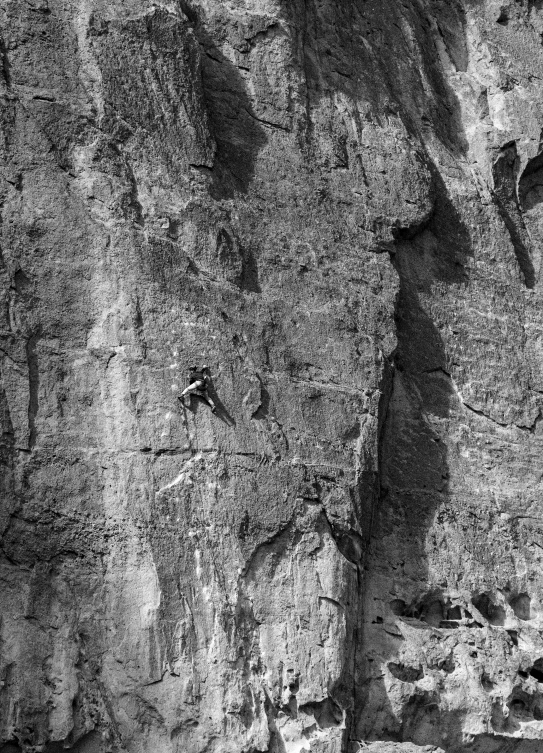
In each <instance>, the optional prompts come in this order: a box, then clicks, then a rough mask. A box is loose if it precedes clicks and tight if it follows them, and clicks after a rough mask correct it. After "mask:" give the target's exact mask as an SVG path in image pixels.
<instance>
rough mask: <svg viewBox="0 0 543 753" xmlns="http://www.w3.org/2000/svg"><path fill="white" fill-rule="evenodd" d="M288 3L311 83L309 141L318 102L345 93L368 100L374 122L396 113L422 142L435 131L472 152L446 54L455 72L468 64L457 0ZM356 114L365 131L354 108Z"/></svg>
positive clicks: (451, 146) (297, 51)
mask: <svg viewBox="0 0 543 753" xmlns="http://www.w3.org/2000/svg"><path fill="white" fill-rule="evenodd" d="M282 5H283V14H284V16H285V18H286V19H287V21H288V23H289V26H290V27H291V29H292V30H293V31H292V34H293V43H292V48H293V60H294V61H295V64H296V66H297V67H298V69H299V71H300V77H301V80H302V81H304V82H305V87H306V98H307V104H306V109H307V123H306V127H305V136H306V139H308V140H309V141H311V139H312V136H313V132H314V126H313V124H312V123H311V115H312V112H311V111H312V108H313V107H314V106H316V105H317V104H318V103H319V101H320V100H321V99H322V98H324V97H333V96H334V95H335V93H337V92H342V93H343V94H344V95H346V97H350V98H352V99H353V100H354V101H356V102H360V101H362V102H364V103H365V104H366V103H367V113H366V114H365V116H364V117H365V119H367V120H368V121H369V122H372V123H375V124H377V125H382V126H384V125H386V124H387V123H388V121H389V119H390V118H391V117H397V116H398V117H400V118H401V120H402V121H403V122H404V125H405V126H406V128H407V130H408V131H409V133H410V134H411V135H413V136H414V137H416V138H418V139H420V140H421V141H424V138H425V134H426V133H430V134H431V135H432V136H435V135H437V137H438V138H439V140H440V141H441V142H442V143H443V144H444V146H445V147H446V148H447V149H448V150H449V151H450V152H451V153H452V154H454V155H456V156H461V155H463V154H464V153H465V152H466V149H467V140H466V137H465V134H464V129H463V126H462V120H461V110H460V107H459V103H458V100H457V98H456V95H455V93H454V91H453V90H452V88H451V86H450V84H449V82H448V80H447V77H446V75H445V72H444V70H443V66H442V58H443V57H445V58H447V60H448V63H449V64H450V65H451V66H452V67H453V68H454V69H456V71H465V70H467V65H468V52H467V44H466V32H465V29H466V27H467V21H466V16H465V11H464V9H463V6H462V4H461V3H460V2H459V0H453V2H445V0H433V1H432V2H431V3H430V4H429V5H428V6H426V7H423V6H422V5H421V4H420V3H418V2H416V0H413V1H412V2H406V3H401V4H400V3H360V2H356V1H355V0H349V1H348V2H342V3H336V2H334V0H320V1H319V2H317V0H294V2H287V0H283V3H282ZM437 41H438V43H439V45H440V46H439V48H438V46H437V43H436V42H437ZM414 59H415V60H416V64H415V63H414ZM353 118H354V119H355V120H357V121H358V122H356V123H355V126H356V128H357V130H360V129H362V128H363V125H364V124H363V122H362V118H361V116H360V114H358V113H356V114H355V113H354V108H353ZM310 154H311V152H310Z"/></svg>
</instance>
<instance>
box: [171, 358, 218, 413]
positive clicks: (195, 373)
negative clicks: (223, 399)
mask: <svg viewBox="0 0 543 753" xmlns="http://www.w3.org/2000/svg"><path fill="white" fill-rule="evenodd" d="M210 382H211V377H210V373H209V367H208V366H202V368H201V369H198V368H197V367H196V366H192V367H191V369H190V372H189V386H188V387H185V389H184V390H183V392H182V393H181V394H180V395H179V399H180V400H182V399H183V398H184V397H185V395H197V396H198V397H201V398H202V400H205V402H206V403H207V404H208V405H209V407H210V408H211V412H212V413H216V411H217V406H216V405H215V403H214V402H213V400H212V399H211V397H210V396H209V393H208V391H207V387H208V385H209V384H210Z"/></svg>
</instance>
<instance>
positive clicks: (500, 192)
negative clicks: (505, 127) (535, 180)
mask: <svg viewBox="0 0 543 753" xmlns="http://www.w3.org/2000/svg"><path fill="white" fill-rule="evenodd" d="M538 167H539V162H538V160H537V158H536V160H532V161H531V162H530V163H529V164H528V165H527V167H526V169H525V170H524V172H523V174H522V176H521V179H520V183H519V189H518V196H517V178H518V173H519V169H520V157H519V155H518V152H517V145H516V142H514V141H511V142H509V143H508V144H505V145H504V146H503V147H502V148H501V149H500V150H499V153H498V156H497V159H496V161H495V162H494V165H493V167H492V177H493V180H494V192H493V196H494V201H495V202H496V205H497V207H498V209H499V212H500V215H501V217H502V219H503V221H504V224H505V227H506V228H507V231H508V233H509V236H510V238H511V243H512V245H513V249H514V251H515V256H516V257H517V262H518V265H519V267H520V270H521V273H522V276H523V278H524V283H525V285H526V287H527V288H533V287H534V286H535V269H534V265H533V261H532V248H531V245H532V244H531V240H530V236H529V234H528V231H527V229H526V225H525V224H524V218H523V207H524V205H525V196H526V194H527V186H528V185H530V181H529V177H530V175H531V174H532V172H533V173H536V172H537V171H538Z"/></svg>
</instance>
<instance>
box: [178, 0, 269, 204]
mask: <svg viewBox="0 0 543 753" xmlns="http://www.w3.org/2000/svg"><path fill="white" fill-rule="evenodd" d="M182 7H183V11H184V12H185V13H186V14H187V17H188V18H189V20H190V22H191V24H192V26H193V30H194V34H195V36H196V38H197V39H198V41H199V43H200V46H201V49H202V56H201V66H202V82H203V88H204V98H205V102H206V107H207V113H208V115H209V121H210V128H211V133H212V135H213V138H214V139H215V143H216V146H217V150H216V153H215V160H214V163H213V169H212V171H211V176H212V181H211V195H212V196H213V198H215V199H218V200H220V199H225V198H233V197H234V196H236V194H238V193H242V194H246V193H247V191H248V189H249V186H250V184H251V182H252V180H253V178H254V175H255V161H256V158H257V155H258V152H259V151H260V150H261V149H262V148H263V147H264V146H265V144H266V143H267V141H268V139H267V135H266V131H265V128H264V127H263V126H262V125H260V123H259V119H258V117H257V116H256V114H255V112H254V109H253V105H252V102H251V99H250V97H249V95H248V92H247V85H246V83H245V81H244V80H243V77H242V75H241V73H240V70H241V68H240V67H238V66H237V65H235V64H234V63H233V62H232V61H231V60H229V59H228V58H227V57H226V55H225V54H224V53H223V52H222V51H221V50H220V49H219V47H218V46H217V44H216V43H215V42H214V41H213V39H212V37H211V34H210V33H209V32H208V31H207V30H206V27H205V18H204V16H203V11H202V10H201V9H198V10H195V9H193V8H192V7H191V6H190V5H189V4H188V3H186V2H184V3H182ZM193 167H194V168H196V169H198V167H199V166H198V165H193ZM203 169H204V171H205V172H208V169H207V168H206V167H205V166H204V167H203Z"/></svg>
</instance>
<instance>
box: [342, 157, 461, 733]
mask: <svg viewBox="0 0 543 753" xmlns="http://www.w3.org/2000/svg"><path fill="white" fill-rule="evenodd" d="M432 172H433V173H434V192H435V204H434V213H433V215H432V216H431V218H430V219H429V221H428V222H427V223H426V224H425V225H424V226H422V227H419V228H414V229H410V228H405V229H403V230H402V231H397V233H396V236H397V240H396V253H395V254H394V255H393V259H392V261H393V264H394V267H395V269H396V271H397V273H398V276H399V279H400V291H399V295H398V300H397V307H396V331H397V343H398V344H397V348H396V351H395V354H394V364H395V369H394V375H393V382H392V390H391V395H390V398H389V400H388V405H387V406H386V416H385V417H384V426H383V433H382V439H381V443H380V459H379V468H380V485H381V489H380V499H379V504H378V507H377V509H376V511H375V515H374V523H373V527H372V541H371V543H370V550H369V553H368V559H367V567H368V570H369V572H368V575H367V580H366V582H365V589H366V590H365V607H364V617H363V620H364V623H365V628H364V640H363V644H362V646H361V647H360V648H359V655H358V666H357V670H358V682H357V689H356V690H357V703H356V706H357V708H358V709H360V713H359V714H358V718H357V719H356V720H355V726H354V736H355V737H356V738H357V739H370V740H379V739H381V740H396V741H398V742H414V743H417V744H432V745H443V740H442V737H441V731H442V730H444V729H447V731H448V733H449V734H451V730H456V733H455V734H457V735H458V739H461V719H460V718H459V719H457V720H456V721H455V720H454V719H453V718H452V716H451V715H449V717H448V718H447V723H446V724H441V723H440V719H441V716H442V714H443V712H442V711H441V707H440V703H439V701H440V698H439V693H438V692H437V691H432V692H431V693H430V692H424V693H422V694H421V692H419V691H418V690H417V689H416V688H415V687H414V688H413V693H412V695H411V696H410V697H406V701H405V703H406V704H407V705H405V704H404V709H403V712H402V713H401V714H399V715H397V712H398V709H397V708H395V709H393V707H392V702H391V699H390V698H389V696H388V692H387V685H386V684H385V680H384V679H383V672H382V666H383V665H382V660H383V657H385V656H388V658H389V664H390V662H393V663H394V662H397V661H398V659H397V657H398V656H399V655H401V652H400V649H401V645H402V641H403V637H402V633H401V631H400V630H398V629H397V628H394V627H391V626H392V625H393V624H394V622H395V619H396V617H397V616H398V615H401V614H404V613H405V610H404V602H406V603H415V601H417V599H418V600H419V601H420V600H421V599H422V600H423V601H424V600H426V601H428V599H429V598H430V597H429V596H428V576H429V571H428V564H427V542H426V539H427V533H428V530H429V528H430V526H431V525H432V522H433V520H434V517H435V514H436V511H437V510H438V509H439V508H440V506H442V505H443V504H444V503H445V502H446V500H447V498H448V495H449V481H448V479H449V466H448V458H447V448H446V445H445V443H444V441H443V437H444V435H446V423H447V419H448V417H449V415H450V412H451V407H452V405H453V404H454V402H455V400H456V399H457V398H456V393H455V389H454V386H453V383H452V380H451V377H450V374H449V371H448V369H449V366H448V362H447V353H446V350H445V345H444V342H443V339H442V337H441V334H440V331H439V328H438V326H437V325H436V323H435V321H434V320H433V318H432V316H431V313H430V311H429V310H428V303H429V302H430V301H431V297H432V294H433V289H434V287H435V285H436V283H437V284H442V285H443V284H445V285H452V286H459V285H463V284H465V283H466V281H467V272H466V268H465V265H466V262H467V261H468V259H469V257H470V256H471V255H472V248H471V243H470V236H469V233H468V230H467V228H466V227H465V226H464V224H463V222H462V220H461V218H460V216H459V214H458V212H457V210H456V208H455V206H454V204H453V202H452V201H451V199H450V198H449V196H448V194H447V190H446V187H445V185H444V184H443V181H442V180H441V178H440V176H439V174H438V173H437V171H435V170H432ZM408 562H409V563H410V564H409V570H408V571H406V563H408ZM394 582H401V583H402V588H403V589H404V593H402V595H401V599H396V601H394V600H393V597H392V596H391V597H390V599H389V601H388V602H387V601H386V599H385V600H384V601H383V603H382V605H381V599H382V597H380V594H381V593H383V592H388V593H393V592H394ZM376 599H377V603H379V605H380V606H379V607H377V606H376ZM430 600H431V599H430ZM433 601H435V599H434V600H433ZM442 601H443V604H446V603H447V596H446V595H444V597H443V599H442ZM417 603H418V602H417ZM424 603H426V602H425V601H424ZM432 603H433V602H432ZM398 605H401V606H398ZM376 609H379V614H378V617H379V619H376V618H374V614H376V611H375V610H376ZM402 610H403V611H402ZM449 611H450V612H451V615H452V617H456V616H457V615H456V611H455V610H449ZM448 614H449V613H448V612H447V610H445V609H443V610H442V618H441V619H442V620H445V617H447V616H448ZM422 624H423V623H421V625H422ZM440 624H441V622H440ZM387 625H389V627H388V628H387ZM443 626H449V625H446V624H445V622H444V623H443ZM449 627H455V625H452V624H451V625H450V626H449ZM442 670H443V671H444V672H446V671H447V666H445V665H444V666H443V667H442ZM389 671H390V673H391V675H392V677H393V678H395V679H396V681H398V677H397V676H396V675H397V673H396V674H394V672H393V671H392V670H390V668H389ZM455 713H456V712H455ZM436 720H437V721H436ZM441 721H442V720H441Z"/></svg>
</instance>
